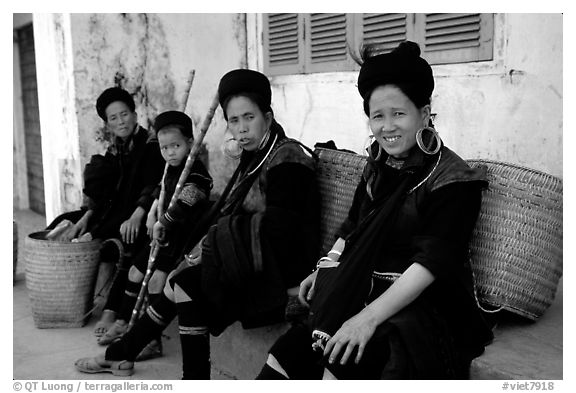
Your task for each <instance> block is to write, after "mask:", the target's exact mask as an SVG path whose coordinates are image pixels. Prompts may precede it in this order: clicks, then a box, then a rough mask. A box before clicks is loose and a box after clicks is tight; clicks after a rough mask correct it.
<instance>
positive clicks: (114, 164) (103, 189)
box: [47, 87, 164, 337]
mask: <svg viewBox="0 0 576 393" xmlns="http://www.w3.org/2000/svg"><path fill="white" fill-rule="evenodd" d="M135 109H136V104H135V103H134V99H133V98H132V96H131V95H130V93H128V92H127V91H126V90H124V89H122V88H119V87H111V88H108V89H106V90H104V92H102V94H100V96H99V97H98V99H97V100H96V111H97V113H98V116H100V118H101V119H102V120H103V121H104V123H105V126H106V129H107V131H108V132H110V134H111V136H112V141H111V144H110V146H109V147H108V148H107V150H106V153H105V154H104V155H100V154H96V155H94V156H92V157H91V159H90V162H88V164H86V167H85V169H84V189H83V192H84V195H85V196H86V201H87V204H86V206H85V207H83V208H82V209H81V210H79V211H75V212H68V213H64V214H62V215H60V216H59V217H57V218H56V219H55V220H54V221H53V222H52V223H51V224H50V225H49V226H48V228H47V229H54V228H55V227H56V226H57V225H58V224H59V223H60V222H62V221H63V220H69V221H71V222H73V223H74V225H72V226H71V227H70V228H69V229H68V230H67V231H66V232H65V233H63V234H62V236H61V237H60V238H59V240H62V241H67V240H72V239H76V238H80V240H84V239H86V240H90V239H108V238H119V239H121V240H122V243H123V245H124V254H125V255H124V262H123V266H121V267H120V269H119V271H118V273H117V275H116V279H115V282H114V284H113V286H112V288H111V289H110V296H109V299H110V298H114V297H116V296H122V293H123V292H124V286H125V283H126V280H127V276H128V267H130V264H131V260H132V257H133V255H134V254H135V253H136V252H137V251H138V250H140V249H141V248H143V247H145V246H146V244H147V243H148V240H149V239H148V236H147V235H146V214H147V212H148V210H150V206H151V205H152V202H153V201H154V197H153V196H152V192H153V191H154V188H155V187H156V185H157V184H158V182H159V181H160V179H161V177H162V170H163V168H164V160H163V158H162V155H161V154H160V149H159V147H158V140H157V139H156V137H155V136H152V135H150V134H149V133H148V131H147V130H146V129H145V128H143V127H141V126H140V125H138V115H137V113H136V110H135ZM106 254H107V250H103V257H102V259H103V260H104V259H105V258H107V256H106ZM106 262H109V261H106ZM115 311H117V310H116V309H115V307H114V306H113V305H112V304H111V303H110V302H107V304H106V305H105V306H104V312H103V313H102V317H101V320H100V321H99V322H98V323H97V324H96V328H95V331H94V333H95V335H96V336H97V337H99V336H101V335H103V334H104V333H106V331H107V330H108V328H109V327H110V326H111V325H112V324H113V323H114V320H115V316H114V315H115Z"/></svg>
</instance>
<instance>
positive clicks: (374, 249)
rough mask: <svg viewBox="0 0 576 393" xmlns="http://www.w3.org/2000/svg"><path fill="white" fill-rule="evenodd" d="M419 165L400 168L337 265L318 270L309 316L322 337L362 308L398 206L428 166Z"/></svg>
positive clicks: (330, 333) (349, 237)
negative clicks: (387, 192) (390, 189)
mask: <svg viewBox="0 0 576 393" xmlns="http://www.w3.org/2000/svg"><path fill="white" fill-rule="evenodd" d="M368 165H370V163H369V164H368ZM418 169H419V170H417V171H416V172H412V171H403V173H402V176H403V178H402V179H401V180H400V183H399V185H398V187H397V188H396V189H395V190H394V192H393V193H392V194H391V195H390V196H389V197H387V198H383V199H382V198H380V199H376V200H375V201H374V206H375V207H374V208H373V209H372V210H371V212H370V213H369V214H368V215H367V216H366V217H365V218H364V219H363V220H362V221H361V222H360V223H359V225H358V226H357V227H356V228H355V230H354V231H353V232H352V233H351V234H350V235H349V236H348V238H347V240H346V248H345V249H344V252H343V253H342V255H341V257H340V259H339V261H340V265H339V266H338V267H333V268H320V269H319V270H318V275H317V276H316V282H315V284H314V285H315V286H314V289H315V293H314V298H313V299H312V303H311V308H310V316H309V326H310V328H311V330H312V331H320V332H321V336H323V337H325V338H327V337H326V336H329V337H331V336H332V335H334V333H336V331H337V330H338V329H339V328H340V326H342V324H343V323H344V322H346V321H347V320H348V319H349V318H351V317H352V316H354V315H356V314H357V313H358V312H360V311H361V310H362V308H364V306H365V302H366V300H367V298H368V295H369V292H370V288H371V280H372V278H371V277H372V272H373V271H374V268H375V266H376V264H377V263H378V262H379V259H380V258H381V255H383V250H384V249H385V248H386V238H387V237H388V233H389V231H390V230H391V227H392V224H393V223H394V222H395V220H396V218H397V216H398V212H399V211H400V206H401V205H402V203H403V202H404V201H405V199H406V195H407V193H408V191H409V190H410V188H411V187H412V186H413V185H414V184H415V183H416V181H417V180H419V179H421V178H422V176H423V175H422V174H424V175H425V174H427V173H428V171H429V170H430V168H429V165H424V167H420V168H418Z"/></svg>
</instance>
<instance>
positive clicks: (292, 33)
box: [268, 14, 300, 68]
mask: <svg viewBox="0 0 576 393" xmlns="http://www.w3.org/2000/svg"><path fill="white" fill-rule="evenodd" d="M298 28H299V26H298V14H268V65H269V66H270V67H271V68H273V67H275V66H282V65H289V64H298V63H299V61H300V57H299V51H298V38H299V37H298Z"/></svg>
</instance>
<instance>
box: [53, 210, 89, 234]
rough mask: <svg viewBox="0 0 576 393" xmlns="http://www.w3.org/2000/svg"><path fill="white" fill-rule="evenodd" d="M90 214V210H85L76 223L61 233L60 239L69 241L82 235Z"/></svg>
mask: <svg viewBox="0 0 576 393" xmlns="http://www.w3.org/2000/svg"><path fill="white" fill-rule="evenodd" d="M91 216H92V210H87V211H86V213H84V215H83V216H82V217H81V218H80V219H79V220H78V221H77V222H76V224H74V225H72V226H71V227H70V228H69V229H68V230H66V231H65V232H64V233H63V234H62V236H61V238H60V240H62V241H70V240H72V239H76V238H78V237H80V236H82V235H84V234H85V233H86V231H87V230H88V221H89V220H90V217H91Z"/></svg>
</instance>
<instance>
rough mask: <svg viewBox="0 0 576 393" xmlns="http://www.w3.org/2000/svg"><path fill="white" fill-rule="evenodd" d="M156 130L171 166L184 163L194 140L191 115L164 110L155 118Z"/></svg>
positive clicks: (161, 147) (165, 156) (166, 159)
mask: <svg viewBox="0 0 576 393" xmlns="http://www.w3.org/2000/svg"><path fill="white" fill-rule="evenodd" d="M154 130H156V136H157V137H158V144H159V145H160V152H161V153H162V157H163V158H164V160H165V161H166V162H167V163H168V164H169V165H170V166H178V165H180V164H182V163H183V162H184V161H185V160H186V158H187V157H188V153H190V149H191V148H192V142H193V141H194V137H193V134H192V120H190V117H188V115H186V114H185V113H183V112H179V111H167V112H163V113H161V114H159V115H158V116H157V117H156V120H154Z"/></svg>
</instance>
